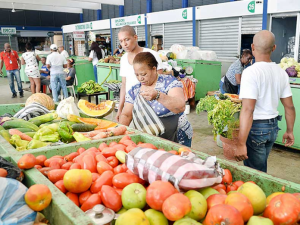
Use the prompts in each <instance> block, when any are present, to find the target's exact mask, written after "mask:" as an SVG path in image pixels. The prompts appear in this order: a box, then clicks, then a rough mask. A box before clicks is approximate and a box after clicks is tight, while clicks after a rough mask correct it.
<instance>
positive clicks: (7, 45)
mask: <svg viewBox="0 0 300 225" xmlns="http://www.w3.org/2000/svg"><path fill="white" fill-rule="evenodd" d="M4 50H5V51H7V52H10V50H11V47H10V44H9V43H5V44H4Z"/></svg>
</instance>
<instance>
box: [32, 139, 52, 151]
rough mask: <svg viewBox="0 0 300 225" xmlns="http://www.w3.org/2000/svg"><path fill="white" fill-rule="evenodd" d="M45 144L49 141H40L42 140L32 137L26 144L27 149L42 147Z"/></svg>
mask: <svg viewBox="0 0 300 225" xmlns="http://www.w3.org/2000/svg"><path fill="white" fill-rule="evenodd" d="M47 145H50V143H47V142H42V141H39V140H35V139H32V140H31V141H30V142H29V144H28V146H27V149H35V148H42V147H45V146H47Z"/></svg>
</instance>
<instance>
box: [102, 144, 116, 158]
mask: <svg viewBox="0 0 300 225" xmlns="http://www.w3.org/2000/svg"><path fill="white" fill-rule="evenodd" d="M117 151H118V150H117V149H115V148H112V147H107V148H105V149H103V151H102V155H103V156H104V157H105V158H107V157H110V156H115V155H116V152H117Z"/></svg>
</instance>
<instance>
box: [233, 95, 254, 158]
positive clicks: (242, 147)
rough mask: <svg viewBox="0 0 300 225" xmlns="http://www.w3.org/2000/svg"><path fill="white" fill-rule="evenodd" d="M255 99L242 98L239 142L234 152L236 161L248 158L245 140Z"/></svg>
mask: <svg viewBox="0 0 300 225" xmlns="http://www.w3.org/2000/svg"><path fill="white" fill-rule="evenodd" d="M255 104H256V99H246V98H245V99H243V100H242V110H241V114H240V132H239V139H238V140H239V142H238V146H237V149H236V152H235V158H236V161H243V160H245V159H248V156H247V146H246V142H247V139H248V135H249V132H250V130H251V127H252V123H253V112H254V109H255Z"/></svg>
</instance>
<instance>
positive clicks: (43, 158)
mask: <svg viewBox="0 0 300 225" xmlns="http://www.w3.org/2000/svg"><path fill="white" fill-rule="evenodd" d="M46 160H47V157H46V156H44V155H39V156H37V157H36V165H40V166H44V162H45V161H46Z"/></svg>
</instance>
